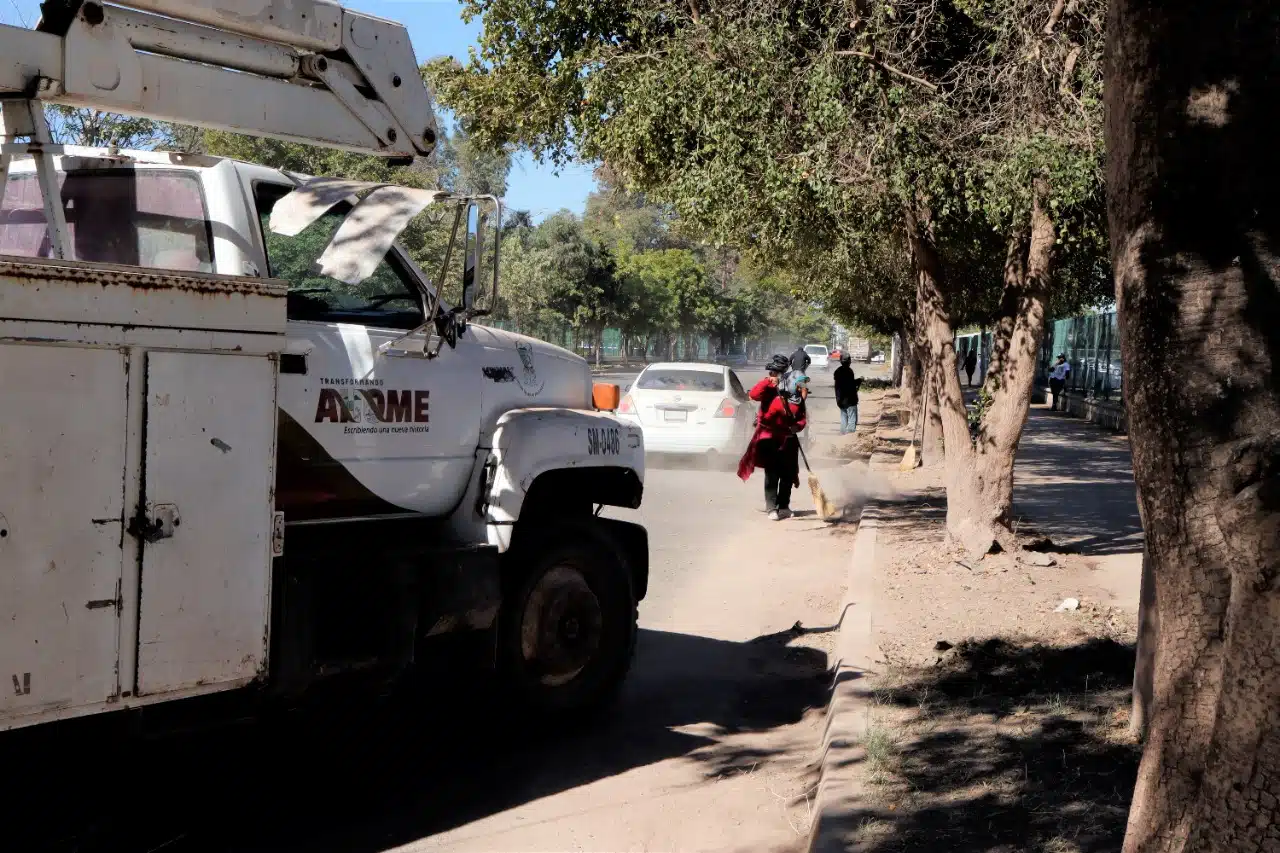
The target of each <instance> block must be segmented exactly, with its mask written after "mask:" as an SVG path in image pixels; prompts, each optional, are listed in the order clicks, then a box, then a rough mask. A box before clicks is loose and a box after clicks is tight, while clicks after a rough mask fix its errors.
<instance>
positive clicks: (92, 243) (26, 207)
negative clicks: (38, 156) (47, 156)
mask: <svg viewBox="0 0 1280 853" xmlns="http://www.w3.org/2000/svg"><path fill="white" fill-rule="evenodd" d="M58 183H59V185H60V186H61V189H62V203H63V206H64V209H65V211H66V216H67V230H68V231H69V232H70V238H71V244H72V247H73V250H74V254H75V258H76V259H77V260H81V261H99V262H102V263H109V264H126V265H128V266H136V267H149V268H152V269H170V270H186V271H191V272H213V249H212V240H211V238H210V230H211V229H210V226H209V219H208V213H207V212H206V210H205V203H204V195H203V193H202V192H201V190H200V180H199V178H197V177H196V176H195V175H193V174H191V173H190V172H181V171H170V170H160V169H137V170H135V169H124V168H120V169H110V170H104V171H92V170H84V171H72V172H69V173H66V172H61V173H59V174H58ZM81 225H83V226H84V227H81ZM0 255H20V256H23V257H28V258H48V257H51V256H52V255H53V249H52V244H51V242H50V240H49V229H48V227H47V226H46V224H45V218H44V201H43V199H42V197H41V195H40V185H39V183H38V182H37V181H36V176H35V175H34V174H32V173H23V174H11V175H10V176H9V179H8V181H6V182H5V186H4V198H3V199H2V200H0Z"/></svg>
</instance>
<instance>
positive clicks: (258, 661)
mask: <svg viewBox="0 0 1280 853" xmlns="http://www.w3.org/2000/svg"><path fill="white" fill-rule="evenodd" d="M146 358H147V386H146V387H147V394H146V404H145V411H146V415H145V418H146V436H145V438H146V441H145V459H144V468H143V471H144V477H145V484H144V491H143V494H144V495H145V496H146V517H147V519H148V520H149V521H150V522H151V523H152V524H153V525H154V526H156V527H157V528H160V529H159V530H158V533H159V534H160V535H156V536H154V539H152V540H149V541H147V542H146V543H145V544H144V546H143V551H142V596H141V602H142V603H141V609H140V615H139V621H138V693H139V694H140V695H148V694H155V693H164V692H168V691H175V690H185V689H191V688H195V687H209V686H213V685H219V684H221V685H227V684H231V683H237V682H245V681H249V680H251V679H253V678H254V677H255V676H257V675H258V674H259V673H260V672H261V671H262V669H263V668H264V667H265V666H266V663H267V659H266V655H267V639H268V638H267V636H266V634H265V632H264V626H265V625H267V624H268V619H267V612H268V607H269V604H270V577H271V574H270V571H269V570H268V569H269V566H270V562H271V556H270V555H271V542H270V541H269V531H270V529H271V525H270V517H269V516H270V513H271V489H272V476H271V459H272V456H273V454H274V443H273V440H272V439H273V436H272V414H273V412H272V411H271V409H272V408H273V400H272V395H271V389H272V388H273V387H274V386H275V381H276V376H275V370H276V365H275V362H274V361H272V360H270V359H266V358H260V357H253V356H244V355H230V354H221V353H194V352H163V351H152V352H149V353H147V357H146ZM184 518H185V521H184Z"/></svg>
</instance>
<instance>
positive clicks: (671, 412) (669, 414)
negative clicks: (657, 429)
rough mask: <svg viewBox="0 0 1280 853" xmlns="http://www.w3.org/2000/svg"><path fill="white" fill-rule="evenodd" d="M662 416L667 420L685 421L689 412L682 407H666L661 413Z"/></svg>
mask: <svg viewBox="0 0 1280 853" xmlns="http://www.w3.org/2000/svg"><path fill="white" fill-rule="evenodd" d="M662 417H663V419H664V420H667V421H687V420H689V413H688V412H686V411H685V410H684V409H667V410H666V411H664V412H663V413H662Z"/></svg>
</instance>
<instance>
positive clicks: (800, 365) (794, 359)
mask: <svg viewBox="0 0 1280 853" xmlns="http://www.w3.org/2000/svg"><path fill="white" fill-rule="evenodd" d="M812 362H813V359H811V358H809V353H807V352H805V351H804V347H796V351H795V352H793V353H791V369H792V370H797V371H799V372H801V373H804V372H805V371H806V370H808V369H809V365H810V364H811V363H812Z"/></svg>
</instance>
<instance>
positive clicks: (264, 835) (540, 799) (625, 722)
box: [0, 372, 852, 853]
mask: <svg viewBox="0 0 1280 853" xmlns="http://www.w3.org/2000/svg"><path fill="white" fill-rule="evenodd" d="M819 377H821V374H819ZM750 378H751V374H749V373H746V372H744V373H743V375H742V379H743V381H744V382H748V381H750ZM816 384H817V385H818V391H817V393H816V394H815V399H814V418H815V419H816V420H818V421H820V422H822V423H823V424H824V426H823V429H824V430H825V429H827V427H826V426H825V424H827V423H834V418H835V414H834V405H833V403H831V402H830V401H829V399H827V398H828V395H829V394H830V391H829V388H827V389H826V390H823V389H824V385H827V384H829V383H827V382H826V381H825V380H823V379H821V378H819V379H818V380H817V383H816ZM760 489H761V485H760V482H759V478H758V477H757V478H756V479H754V480H752V481H751V482H749V483H746V484H744V483H742V482H740V481H739V480H738V479H737V478H736V477H735V476H734V475H733V474H732V473H730V472H724V471H708V470H697V469H696V466H692V465H690V464H689V463H688V462H687V461H684V460H657V459H655V460H651V469H650V472H649V474H648V476H647V480H646V493H645V504H644V507H643V508H642V509H641V510H640V511H639V512H638V513H637V514H633V515H635V516H638V518H639V520H640V521H642V522H643V523H644V524H645V525H646V526H647V527H648V530H649V532H650V537H651V546H652V558H653V559H652V563H653V566H652V579H651V583H650V594H649V597H648V598H647V599H646V600H645V601H644V602H643V604H642V605H641V610H640V613H641V627H642V634H641V637H640V641H639V648H638V655H637V660H636V664H635V668H634V670H633V673H632V676H631V678H630V680H629V682H628V684H627V686H626V688H625V690H624V693H623V695H622V697H621V701H620V703H619V705H618V707H617V708H616V709H614V711H613V712H612V713H611V714H610V715H609V716H607V717H606V718H604V719H603V720H602V721H601V722H600V723H598V724H597V725H594V726H591V727H588V728H584V729H582V730H578V731H572V732H564V733H560V734H556V735H549V734H546V733H536V734H531V733H527V732H521V731H519V730H518V728H517V727H516V726H515V725H513V723H514V722H515V721H513V720H512V719H511V718H510V717H509V716H507V715H505V714H504V712H503V709H501V708H495V707H493V704H492V703H491V702H487V701H485V700H480V701H478V702H475V703H473V704H470V705H467V704H464V705H462V706H461V707H460V706H459V703H458V702H457V701H456V700H455V699H453V698H450V697H448V696H441V697H440V701H439V702H438V703H436V704H435V707H426V708H422V707H418V706H407V705H404V704H395V703H389V704H385V705H382V706H376V707H371V706H370V705H368V704H365V703H361V704H359V705H355V706H352V707H348V708H345V709H341V710H331V711H330V712H329V713H327V714H326V715H324V716H323V718H319V719H317V718H313V717H312V716H309V715H299V716H297V717H296V718H291V719H286V720H278V721H274V722H271V723H269V724H246V725H244V726H242V727H238V728H233V729H229V730H223V731H219V732H216V733H201V734H197V735H189V736H182V737H176V738H167V739H165V740H162V741H146V742H139V741H137V740H133V739H130V738H128V737H123V736H121V735H120V734H119V733H118V732H116V731H115V730H114V729H112V728H110V727H103V726H97V728H95V727H94V726H92V725H91V726H86V727H82V728H79V729H77V730H76V731H74V732H73V733H71V734H62V733H59V735H58V736H57V737H52V736H46V737H43V738H40V737H29V738H27V740H26V741H24V744H23V748H22V749H20V750H19V749H14V748H12V747H4V746H3V745H0V766H4V767H5V770H6V774H5V775H6V778H7V779H8V781H9V783H10V786H13V787H11V788H10V790H11V791H12V790H14V788H16V789H17V791H16V792H15V795H14V796H6V798H4V801H3V803H0V825H3V826H4V827H5V834H6V840H7V841H9V842H10V843H11V844H13V845H14V846H13V847H12V849H14V850H19V849H22V850H58V851H73V850H74V851H78V853H84V851H113V853H114V851H120V853H126V851H153V850H154V851H160V850H163V851H165V853H178V851H197V850H198V851H293V850H296V851H308V853H311V852H312V851H320V850H335V851H384V850H414V851H428V850H431V851H435V850H441V851H456V852H457V853H461V851H482V850H484V851H488V850H494V851H497V850H502V851H534V850H547V851H550V850H556V851H561V850H608V851H624V850H743V851H746V850H750V851H756V853H760V852H761V851H770V850H777V851H782V850H791V849H796V847H797V845H798V844H799V839H800V838H801V837H802V833H803V832H804V829H805V827H806V825H807V800H806V796H805V793H806V790H807V788H808V787H809V786H810V785H811V783H812V780H811V779H810V778H809V777H808V775H807V772H808V771H807V766H806V765H807V761H808V760H809V759H811V758H812V757H813V755H812V751H813V748H814V747H815V746H816V744H817V743H818V738H819V711H818V708H819V706H820V705H821V703H822V702H823V701H824V699H825V687H826V684H825V670H826V667H827V651H828V650H829V647H830V643H831V642H832V641H833V640H834V633H833V631H832V630H831V629H832V627H833V626H830V625H827V624H826V623H828V622H830V621H831V617H832V615H833V613H834V611H835V608H836V606H837V602H838V601H839V600H840V595H841V593H842V589H841V584H842V582H843V579H844V576H845V569H846V567H847V558H848V549H849V546H850V544H851V536H852V531H851V530H850V529H849V528H847V527H843V526H836V527H829V526H827V525H824V524H823V523H821V522H819V521H817V520H816V519H814V518H813V517H811V516H802V517H800V518H796V519H792V520H789V521H786V522H780V523H776V524H775V523H769V522H767V521H765V520H764V516H763V515H762V514H761V513H760V512H759V511H758V510H759V507H760V505H761V503H762V499H761V495H760ZM794 505H795V506H796V507H797V508H798V509H801V510H807V509H809V507H810V506H811V504H810V502H809V498H808V495H807V491H805V490H803V489H802V490H801V491H800V492H799V493H798V494H797V500H796V501H795V503H794ZM618 514H619V515H620V516H622V515H624V514H623V513H618ZM797 621H799V622H800V623H801V624H802V626H803V627H802V629H801V630H800V631H792V630H790V629H791V628H792V626H793V625H794V624H795V623H796V622H797ZM6 847H8V845H6Z"/></svg>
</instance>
